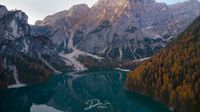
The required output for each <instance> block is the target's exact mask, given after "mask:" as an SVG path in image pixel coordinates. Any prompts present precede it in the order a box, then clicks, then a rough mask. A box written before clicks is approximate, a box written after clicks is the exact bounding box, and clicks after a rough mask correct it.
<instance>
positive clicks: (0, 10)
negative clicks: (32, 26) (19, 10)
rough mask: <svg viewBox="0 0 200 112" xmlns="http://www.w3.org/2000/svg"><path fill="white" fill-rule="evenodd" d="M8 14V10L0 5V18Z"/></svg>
mask: <svg viewBox="0 0 200 112" xmlns="http://www.w3.org/2000/svg"><path fill="white" fill-rule="evenodd" d="M6 12H8V9H7V8H6V7H5V6H3V5H0V18H1V17H2V16H3V15H4V14H5V13H6Z"/></svg>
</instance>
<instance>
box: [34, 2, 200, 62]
mask: <svg viewBox="0 0 200 112" xmlns="http://www.w3.org/2000/svg"><path fill="white" fill-rule="evenodd" d="M199 14H200V3H199V2H198V1H196V0H190V1H187V2H183V3H179V4H176V5H169V6H168V5H166V4H165V3H157V2H155V0H99V1H98V2H97V3H96V4H95V5H94V6H93V7H91V8H88V7H87V6H86V5H84V4H82V5H76V6H74V7H72V8H71V9H69V10H67V11H63V12H60V13H57V14H55V15H52V16H48V17H46V18H45V19H44V20H42V21H38V22H36V26H39V27H47V29H46V30H48V31H50V30H51V31H57V30H59V31H58V32H56V33H55V35H52V36H51V37H50V38H51V40H52V41H53V42H54V43H55V44H56V45H57V46H62V47H63V49H60V50H61V51H66V47H67V48H68V50H70V49H71V50H72V51H73V48H71V47H72V45H73V47H74V48H76V49H78V50H80V51H83V52H87V53H91V54H94V55H98V56H101V57H103V58H105V59H115V60H136V59H141V58H145V57H150V56H151V55H152V54H153V53H154V52H157V51H159V50H160V49H161V48H163V47H164V46H165V45H166V43H167V42H168V41H169V40H171V39H172V38H173V37H176V36H177V35H178V34H180V33H181V32H182V31H183V30H184V29H185V28H186V27H187V25H189V24H190V23H191V22H192V20H193V19H194V18H196V17H197V16H198V15H199ZM60 29H61V30H60ZM41 33H43V32H40V34H41ZM44 33H46V32H44ZM72 43H73V44H72ZM59 48H60V47H59ZM66 53H67V52H65V53H64V54H66ZM79 61H80V60H79Z"/></svg>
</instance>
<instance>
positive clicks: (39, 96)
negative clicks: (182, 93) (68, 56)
mask: <svg viewBox="0 0 200 112" xmlns="http://www.w3.org/2000/svg"><path fill="white" fill-rule="evenodd" d="M125 77H126V72H122V71H119V70H104V69H101V70H88V71H85V72H67V73H64V74H62V75H57V76H54V77H52V78H51V79H49V81H47V82H44V83H41V84H36V85H31V86H26V87H22V88H13V89H6V90H0V111H1V112H169V110H168V108H167V107H166V106H165V105H162V104H160V103H158V102H156V101H154V100H152V99H151V98H149V97H146V96H142V95H139V94H137V93H130V92H126V91H125V88H124V80H125Z"/></svg>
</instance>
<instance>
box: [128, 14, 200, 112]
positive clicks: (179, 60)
mask: <svg viewBox="0 0 200 112" xmlns="http://www.w3.org/2000/svg"><path fill="white" fill-rule="evenodd" d="M126 86H127V88H128V89H129V90H131V91H136V92H139V93H141V94H145V95H148V96H151V97H153V98H154V99H156V100H158V101H160V102H163V103H165V104H168V106H169V107H170V108H171V110H175V111H177V112H200V17H198V18H197V19H196V20H195V21H194V22H193V23H192V24H191V25H190V26H189V27H188V28H187V29H186V30H185V31H184V32H183V33H182V34H181V35H179V37H177V38H176V39H175V40H174V41H173V42H172V43H170V44H168V45H167V46H166V47H165V48H164V49H163V50H161V51H160V52H159V53H157V54H155V55H154V56H153V57H152V58H151V59H150V60H148V61H145V62H143V63H142V64H141V65H140V66H139V67H138V68H137V69H135V70H134V71H132V72H131V73H129V74H128V77H127V79H126Z"/></svg>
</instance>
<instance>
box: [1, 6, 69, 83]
mask: <svg viewBox="0 0 200 112" xmlns="http://www.w3.org/2000/svg"><path fill="white" fill-rule="evenodd" d="M0 11H1V12H0V65H1V66H0V87H6V86H8V85H12V84H18V85H21V83H26V84H29V83H34V82H42V81H44V80H46V79H48V77H49V76H51V75H53V74H55V73H58V71H57V70H56V69H57V68H59V70H62V69H64V70H66V69H67V67H66V66H65V63H64V62H63V61H62V60H61V59H59V58H57V57H58V55H57V54H56V51H55V50H54V48H53V44H52V42H51V41H50V39H49V38H48V37H45V36H42V35H38V36H34V35H32V34H31V26H30V25H29V24H28V23H27V20H28V16H27V15H26V14H25V13H24V12H22V11H20V10H13V11H8V10H7V9H6V7H5V6H0ZM68 68H69V67H68Z"/></svg>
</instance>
